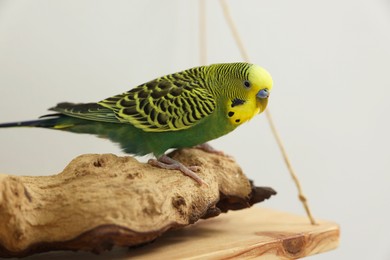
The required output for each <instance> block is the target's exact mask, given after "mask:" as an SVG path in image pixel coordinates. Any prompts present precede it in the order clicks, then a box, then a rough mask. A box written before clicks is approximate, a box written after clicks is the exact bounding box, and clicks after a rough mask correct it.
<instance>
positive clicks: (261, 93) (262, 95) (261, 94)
mask: <svg viewBox="0 0 390 260" xmlns="http://www.w3.org/2000/svg"><path fill="white" fill-rule="evenodd" d="M256 96H257V97H258V98H260V99H265V98H268V97H269V91H268V89H266V88H265V89H262V90H260V91H259V92H258V93H257V95H256Z"/></svg>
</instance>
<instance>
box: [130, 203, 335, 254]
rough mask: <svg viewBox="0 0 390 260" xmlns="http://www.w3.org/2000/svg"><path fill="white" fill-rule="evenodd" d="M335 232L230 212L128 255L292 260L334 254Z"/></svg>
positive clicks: (270, 214) (254, 212) (264, 214)
mask: <svg viewBox="0 0 390 260" xmlns="http://www.w3.org/2000/svg"><path fill="white" fill-rule="evenodd" d="M338 244H339V226H338V225H337V224H336V223H333V222H328V221H319V224H318V225H311V224H310V222H309V220H308V219H307V217H302V216H296V215H293V214H289V213H285V212H279V211H275V210H271V209H264V208H258V207H254V208H250V209H245V210H241V211H235V212H229V213H228V214H225V215H221V216H219V217H218V218H215V219H209V220H203V221H200V222H198V223H196V224H195V225H193V226H190V227H187V228H185V229H182V230H176V231H171V232H169V233H168V234H166V236H165V237H164V238H162V239H160V240H158V241H156V242H155V243H154V244H153V245H148V246H145V247H144V248H139V249H135V250H130V251H129V254H128V256H129V258H132V257H135V258H136V259H236V258H241V259H248V258H256V257H261V259H296V258H302V257H305V256H309V255H313V254H318V253H322V252H326V251H329V250H332V249H335V248H336V247H337V246H338Z"/></svg>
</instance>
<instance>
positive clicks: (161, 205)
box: [0, 149, 275, 257]
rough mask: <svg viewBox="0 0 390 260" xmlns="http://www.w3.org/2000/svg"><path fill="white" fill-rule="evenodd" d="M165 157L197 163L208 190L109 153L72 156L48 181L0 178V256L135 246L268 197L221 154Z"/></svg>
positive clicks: (174, 173)
mask: <svg viewBox="0 0 390 260" xmlns="http://www.w3.org/2000/svg"><path fill="white" fill-rule="evenodd" d="M171 156H172V157H174V158H175V159H177V160H179V161H181V162H183V163H184V164H186V165H198V166H201V170H200V171H199V172H198V174H199V175H200V176H201V177H202V178H203V179H204V180H205V181H206V182H207V183H208V184H209V187H206V186H199V185H198V184H197V183H196V182H195V181H194V180H192V179H191V178H189V177H186V176H184V175H183V174H182V173H180V172H178V171H169V170H164V169H158V168H155V167H152V166H150V165H148V164H144V163H140V162H138V161H137V160H135V159H134V158H132V157H117V156H115V155H111V154H105V155H96V154H95V155H93V154H91V155H82V156H79V157H77V158H75V159H74V160H73V161H72V162H71V163H70V164H69V165H68V166H67V167H66V168H65V169H64V171H63V172H61V173H60V174H57V175H53V176H39V177H27V176H24V177H18V176H11V175H5V174H1V175H0V223H1V225H0V257H15V256H16V257H22V256H27V255H30V254H33V253H37V252H44V251H50V250H85V251H92V252H101V251H104V250H108V249H111V247H112V246H115V245H116V246H135V245H140V244H144V243H148V242H150V241H153V240H154V239H156V238H157V237H159V236H161V235H162V234H163V233H164V232H165V231H167V230H170V229H176V228H180V227H184V226H187V225H189V224H193V223H195V222H196V221H198V220H199V219H201V218H208V217H213V216H217V215H219V214H220V213H221V212H226V211H228V210H231V209H233V210H236V209H241V208H247V207H250V206H251V205H253V204H254V203H257V202H260V201H263V200H264V199H268V198H269V197H270V196H271V195H274V194H275V191H274V190H272V189H271V188H262V187H254V186H253V185H252V183H251V182H250V181H249V180H248V179H247V178H246V177H245V175H244V174H243V172H242V170H241V169H240V167H239V166H238V165H237V164H236V163H235V162H234V161H233V160H232V159H229V158H228V157H224V156H220V155H215V154H210V153H206V152H204V151H201V150H198V149H183V150H179V151H175V152H173V153H172V154H171Z"/></svg>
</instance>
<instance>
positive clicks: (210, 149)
mask: <svg viewBox="0 0 390 260" xmlns="http://www.w3.org/2000/svg"><path fill="white" fill-rule="evenodd" d="M194 148H197V149H201V150H203V151H205V152H208V153H213V154H218V155H221V156H224V157H226V158H229V159H231V160H233V157H232V156H230V155H228V154H225V153H224V152H222V151H219V150H217V149H215V148H214V147H212V146H211V145H209V144H208V143H204V144H199V145H196V146H194Z"/></svg>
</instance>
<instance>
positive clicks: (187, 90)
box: [0, 63, 273, 184]
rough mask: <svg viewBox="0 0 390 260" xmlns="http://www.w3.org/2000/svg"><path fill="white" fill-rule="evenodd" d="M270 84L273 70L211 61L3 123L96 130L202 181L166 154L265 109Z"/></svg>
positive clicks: (129, 149)
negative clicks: (98, 98)
mask: <svg viewBox="0 0 390 260" xmlns="http://www.w3.org/2000/svg"><path fill="white" fill-rule="evenodd" d="M272 84H273V82H272V78H271V76H270V74H269V73H268V72H267V71H266V70H265V69H263V68H261V67H259V66H257V65H254V64H249V63H221V64H213V65H209V66H201V67H195V68H191V69H188V70H184V71H182V72H178V73H174V74H170V75H166V76H163V77H160V78H157V79H154V80H152V81H149V82H147V83H145V84H142V85H139V86H137V87H135V88H133V89H131V90H129V91H127V92H125V93H123V94H120V95H116V96H113V97H110V98H107V99H104V100H102V101H100V102H97V103H83V104H74V103H59V104H58V105H57V106H55V107H53V108H50V110H52V111H55V112H57V113H55V114H49V115H45V116H42V117H41V118H40V119H37V120H32V121H23V122H15V123H4V124H0V127H19V126H28V127H43V128H50V129H56V130H62V131H69V132H73V133H87V134H95V135H98V136H99V137H104V138H108V139H110V140H111V141H113V142H115V143H119V145H120V146H121V148H122V149H123V151H124V152H126V153H129V154H135V155H146V154H150V153H152V154H153V155H154V156H155V157H156V158H157V160H155V159H151V160H149V163H150V164H152V165H154V166H157V167H161V168H167V169H176V170H180V171H181V172H183V173H184V174H186V175H188V176H190V177H191V178H193V179H194V180H196V181H197V182H198V183H200V184H202V183H204V182H203V180H202V179H201V178H200V177H199V176H198V175H197V174H196V173H195V171H196V170H195V169H196V167H190V166H185V165H183V164H181V163H180V162H178V161H175V160H173V159H172V158H170V157H168V156H166V155H165V152H166V151H167V150H168V149H170V148H184V147H193V146H199V145H202V144H205V143H206V142H207V141H209V140H212V139H215V138H218V137H220V136H223V135H225V134H227V133H229V132H231V131H232V130H234V129H235V128H236V127H237V126H239V125H241V124H242V123H244V122H246V121H248V120H249V119H251V118H252V117H253V116H255V115H257V114H259V113H261V112H263V111H264V109H265V108H266V106H267V103H268V97H269V94H270V91H271V89H272ZM203 147H208V146H207V144H206V145H203Z"/></svg>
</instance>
